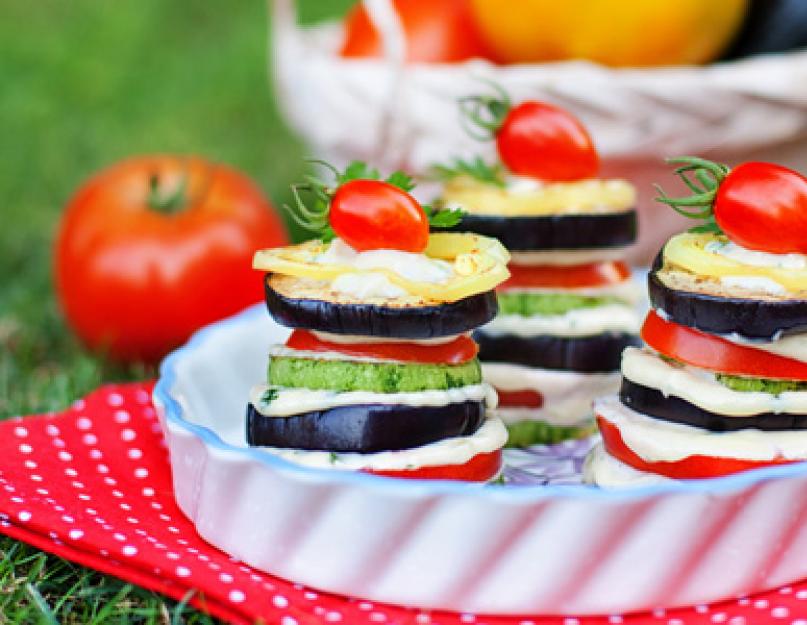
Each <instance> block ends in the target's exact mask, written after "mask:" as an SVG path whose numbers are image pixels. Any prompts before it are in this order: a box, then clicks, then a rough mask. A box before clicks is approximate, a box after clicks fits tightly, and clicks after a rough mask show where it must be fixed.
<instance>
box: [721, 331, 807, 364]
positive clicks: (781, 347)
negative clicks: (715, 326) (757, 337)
mask: <svg viewBox="0 0 807 625" xmlns="http://www.w3.org/2000/svg"><path fill="white" fill-rule="evenodd" d="M721 338H724V339H726V340H727V341H731V342H732V343H736V344H737V345H742V346H743V347H751V348H753V349H758V350H760V351H763V352H768V353H770V354H776V355H778V356H784V357H785V358H792V359H793V360H798V361H800V362H807V333H803V334H791V335H788V336H783V337H781V338H779V339H777V340H775V341H770V342H761V341H749V340H748V339H747V338H745V337H742V336H738V335H736V334H724V335H722V336H721Z"/></svg>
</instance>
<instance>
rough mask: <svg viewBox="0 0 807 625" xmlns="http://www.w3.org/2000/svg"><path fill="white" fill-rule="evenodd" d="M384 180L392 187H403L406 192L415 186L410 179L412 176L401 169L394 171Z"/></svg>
mask: <svg viewBox="0 0 807 625" xmlns="http://www.w3.org/2000/svg"><path fill="white" fill-rule="evenodd" d="M385 182H388V183H389V184H391V185H392V186H394V187H398V188H399V189H403V190H404V191H406V192H409V191H411V190H412V189H414V188H415V182H414V181H413V180H412V177H411V176H410V175H409V174H407V173H406V172H403V171H400V170H399V171H394V172H392V173H391V174H390V175H389V176H387V179H386V181H385Z"/></svg>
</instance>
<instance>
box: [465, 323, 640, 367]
mask: <svg viewBox="0 0 807 625" xmlns="http://www.w3.org/2000/svg"><path fill="white" fill-rule="evenodd" d="M474 340H475V341H476V342H477V343H478V344H479V359H480V360H482V361H483V362H508V363H512V364H516V365H524V366H526V367H537V368H539V369H553V370H564V371H576V372H579V373H608V372H611V371H618V370H619V365H620V362H621V360H622V350H623V349H625V348H626V347H630V346H633V347H638V346H639V345H641V341H639V338H638V337H636V336H634V335H632V334H623V333H614V332H606V333H604V334H597V335H594V336H585V337H564V336H552V335H542V336H533V337H529V338H526V337H521V336H515V335H512V334H503V335H497V336H492V335H489V334H486V333H485V332H484V330H480V331H477V332H475V333H474Z"/></svg>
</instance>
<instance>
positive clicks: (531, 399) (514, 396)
mask: <svg viewBox="0 0 807 625" xmlns="http://www.w3.org/2000/svg"><path fill="white" fill-rule="evenodd" d="M496 394H497V395H498V396H499V406H500V407H502V408H507V407H515V406H517V407H519V408H540V407H541V406H543V405H544V396H543V395H541V393H539V392H538V391H530V390H524V391H500V390H499V389H496Z"/></svg>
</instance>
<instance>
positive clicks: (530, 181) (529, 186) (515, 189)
mask: <svg viewBox="0 0 807 625" xmlns="http://www.w3.org/2000/svg"><path fill="white" fill-rule="evenodd" d="M544 186H545V185H544V183H543V182H542V181H541V180H538V179H537V178H530V177H529V176H518V175H516V174H507V175H506V176H505V178H504V188H505V189H506V190H507V192H508V193H512V194H514V195H519V194H521V193H526V194H529V193H535V192H536V191H540V190H541V189H543V188H544Z"/></svg>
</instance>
